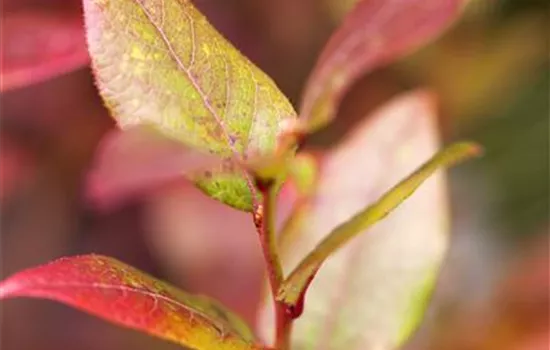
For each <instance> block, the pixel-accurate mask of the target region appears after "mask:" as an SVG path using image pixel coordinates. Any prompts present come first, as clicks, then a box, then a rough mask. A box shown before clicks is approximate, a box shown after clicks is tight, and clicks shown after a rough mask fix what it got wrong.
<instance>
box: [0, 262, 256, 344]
mask: <svg viewBox="0 0 550 350" xmlns="http://www.w3.org/2000/svg"><path fill="white" fill-rule="evenodd" d="M15 297H30V298H43V299H50V300H54V301H58V302H61V303H64V304H67V305H70V306H73V307H75V308H77V309H80V310H82V311H85V312H88V313H90V314H93V315H95V316H98V317H100V318H103V319H105V320H108V321H110V322H113V323H115V324H118V325H121V326H125V327H128V328H132V329H136V330H139V331H143V332H145V333H148V334H150V335H153V336H156V337H159V338H162V339H165V340H169V341H172V342H175V343H177V344H180V345H184V346H188V347H192V348H194V349H212V348H216V349H232V350H233V349H261V346H258V345H254V344H253V339H252V333H251V332H250V330H249V329H248V328H247V327H246V326H245V325H244V323H242V321H240V320H239V319H238V318H237V317H236V316H234V315H232V314H230V313H229V311H226V310H225V309H223V308H222V307H221V306H219V305H217V304H216V303H214V302H213V301H210V300H208V299H206V298H204V297H200V296H192V295H188V294H186V293H184V292H183V291H180V290H178V289H176V288H174V287H172V286H169V285H168V284H165V283H163V282H161V281H159V280H156V279H154V278H153V277H151V276H148V275H146V274H145V273H143V272H140V271H138V270H136V269H134V268H132V267H130V266H128V265H126V264H124V263H122V262H120V261H118V260H115V259H113V258H109V257H104V256H100V255H82V256H75V257H68V258H61V259H59V260H56V261H54V262H51V263H49V264H46V265H43V266H40V267H36V268H32V269H28V270H25V271H22V272H19V273H17V274H15V275H13V276H12V277H9V278H8V279H6V280H4V281H3V282H2V283H1V284H0V299H7V298H15Z"/></svg>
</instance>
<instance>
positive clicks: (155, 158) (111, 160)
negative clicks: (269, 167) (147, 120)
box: [88, 126, 220, 208]
mask: <svg viewBox="0 0 550 350" xmlns="http://www.w3.org/2000/svg"><path fill="white" fill-rule="evenodd" d="M219 163H220V159H219V158H218V157H216V156H212V155H209V154H205V153H202V152H199V151H197V150H192V149H189V148H187V147H185V145H183V144H182V143H180V142H176V141H173V140H171V139H168V138H167V137H165V136H163V135H161V134H160V133H157V132H156V131H155V130H154V129H152V128H148V127H146V126H138V127H133V128H132V129H128V130H125V131H121V130H118V129H117V130H114V131H112V132H111V133H110V134H108V135H107V136H106V137H105V139H104V140H103V141H102V144H101V145H100V149H99V151H98V156H97V159H96V162H95V165H94V167H93V169H92V172H91V174H90V175H89V182H88V194H89V197H90V198H91V199H92V200H93V201H94V202H96V203H97V204H99V205H100V206H101V207H103V208H110V207H113V206H116V205H118V204H119V203H121V202H122V201H124V200H127V199H128V198H130V197H133V196H136V195H141V194H143V193H145V192H146V191H147V190H150V189H152V188H154V187H156V186H158V185H161V184H163V183H165V182H167V181H170V180H176V179H181V178H183V177H184V176H185V175H189V173H190V172H192V171H198V170H199V169H205V168H212V167H214V166H216V165H219Z"/></svg>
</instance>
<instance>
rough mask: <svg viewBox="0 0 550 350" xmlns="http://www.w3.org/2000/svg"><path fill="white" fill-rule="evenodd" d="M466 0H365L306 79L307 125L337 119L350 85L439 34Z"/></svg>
mask: <svg viewBox="0 0 550 350" xmlns="http://www.w3.org/2000/svg"><path fill="white" fill-rule="evenodd" d="M464 2H465V0H425V1H418V0H362V1H360V2H359V3H358V4H357V5H356V6H355V8H354V9H353V10H352V11H351V13H350V14H349V15H348V16H347V18H346V19H345V21H344V23H343V24H342V26H341V27H340V28H339V29H338V30H337V31H336V32H335V33H334V34H333V35H332V37H331V38H330V40H329V42H328V43H327V45H326V46H325V48H324V50H323V52H322V54H321V56H320V57H319V59H318V61H317V64H316V65H315V68H314V69H313V72H312V73H311V75H310V78H309V80H308V82H307V85H306V89H305V92H304V96H303V99H302V104H301V108H300V115H301V117H302V118H303V119H304V120H305V122H306V124H307V128H308V129H317V128H319V127H322V126H323V125H325V124H326V123H328V122H329V121H330V120H331V119H333V118H334V116H335V113H336V110H337V108H338V105H339V103H340V100H341V99H342V97H343V96H344V94H345V93H346V91H347V90H348V89H349V87H350V86H351V85H352V84H353V83H354V82H355V81H356V80H357V79H358V78H360V77H361V75H363V74H365V73H367V72H369V71H372V70H374V69H376V68H379V67H380V66H383V65H385V64H388V63H391V62H392V61H395V60H397V59H399V58H401V57H402V56H404V55H407V54H409V53H411V52H412V51H414V50H416V49H418V48H419V47H421V46H422V45H425V44H427V43H428V42H429V41H431V40H432V39H434V38H435V37H436V36H437V35H439V34H440V33H441V32H442V31H443V30H444V29H445V28H446V27H447V26H449V25H450V24H451V22H452V20H453V19H454V18H455V17H456V16H457V14H458V12H459V10H460V9H461V7H462V5H463V3H464Z"/></svg>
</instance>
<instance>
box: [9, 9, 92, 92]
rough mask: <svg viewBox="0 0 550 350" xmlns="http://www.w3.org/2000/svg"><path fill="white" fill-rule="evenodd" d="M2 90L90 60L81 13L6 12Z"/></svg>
mask: <svg viewBox="0 0 550 350" xmlns="http://www.w3.org/2000/svg"><path fill="white" fill-rule="evenodd" d="M0 42H1V44H0V53H1V56H0V57H1V62H0V67H1V71H2V79H0V91H7V90H12V89H16V88H21V87H24V86H27V85H31V84H36V83H40V82H42V81H45V80H48V79H51V78H53V77H55V76H57V75H61V74H64V73H67V72H70V71H72V70H75V69H78V68H80V67H83V66H85V65H86V64H88V62H89V60H90V58H89V55H88V50H87V49H86V40H85V35H84V25H83V22H82V19H81V18H80V16H79V15H75V14H71V13H56V12H51V13H48V12H38V11H36V12H31V11H21V12H3V13H2V40H1V41H0Z"/></svg>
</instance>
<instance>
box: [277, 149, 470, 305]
mask: <svg viewBox="0 0 550 350" xmlns="http://www.w3.org/2000/svg"><path fill="white" fill-rule="evenodd" d="M479 151H480V148H479V146H478V145H477V144H475V143H471V142H463V143H456V144H454V145H452V146H450V147H448V148H446V149H445V150H443V151H441V152H439V153H438V154H436V155H435V156H434V157H433V158H432V159H430V160H429V161H428V162H426V163H425V164H424V165H423V166H422V167H420V168H419V169H418V170H416V171H415V172H414V173H412V174H411V175H409V177H407V178H406V179H404V180H403V181H401V182H400V183H398V184H397V185H396V186H395V187H393V188H392V189H391V190H390V191H388V192H387V193H385V194H384V195H383V196H382V197H381V198H380V199H378V200H377V201H376V202H375V203H374V204H372V205H370V206H368V207H366V208H365V209H363V210H362V211H360V212H359V213H357V214H356V215H355V216H353V217H352V218H351V219H349V220H348V221H346V222H344V223H343V224H341V225H340V226H338V227H336V228H335V229H334V230H333V231H332V232H331V233H330V234H329V235H328V236H327V237H326V238H325V239H324V240H323V241H322V242H321V243H319V245H317V247H316V248H315V249H314V250H313V251H312V252H311V253H310V254H309V255H308V256H307V257H306V258H305V259H304V260H302V262H301V263H300V265H299V266H298V267H297V268H296V269H295V270H294V271H293V272H292V273H291V274H290V276H289V277H288V279H287V280H286V281H285V282H284V283H283V285H282V286H281V290H280V293H279V295H278V298H279V299H280V300H283V301H285V302H286V303H288V304H295V303H296V302H297V301H298V299H299V296H300V294H301V292H302V290H303V288H304V287H305V286H306V284H307V283H308V281H309V279H310V277H311V276H312V274H314V273H315V272H316V271H317V269H318V268H319V267H320V266H321V264H322V263H323V262H324V261H325V260H326V259H327V258H328V257H329V256H330V255H331V254H333V253H334V252H336V251H337V250H338V249H339V248H341V247H342V246H343V245H344V244H346V243H347V242H349V240H351V239H352V238H354V237H355V236H357V235H358V234H359V233H361V232H363V231H364V230H366V229H368V228H369V227H370V226H372V225H374V224H375V223H377V222H378V221H380V220H382V219H383V218H384V217H386V215H388V214H389V213H390V212H391V211H392V210H394V209H395V208H397V207H398V206H399V205H400V204H401V203H402V202H403V201H404V200H405V199H407V198H408V197H409V196H410V195H411V194H413V193H414V191H416V189H417V188H418V187H419V186H420V185H421V184H422V183H423V182H424V181H425V180H426V179H427V178H428V177H430V175H432V174H433V173H434V172H435V171H436V170H438V169H439V168H441V167H450V166H452V165H454V164H456V163H458V162H460V161H463V160H465V159H468V158H471V157H473V156H475V155H477V154H479Z"/></svg>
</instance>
